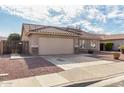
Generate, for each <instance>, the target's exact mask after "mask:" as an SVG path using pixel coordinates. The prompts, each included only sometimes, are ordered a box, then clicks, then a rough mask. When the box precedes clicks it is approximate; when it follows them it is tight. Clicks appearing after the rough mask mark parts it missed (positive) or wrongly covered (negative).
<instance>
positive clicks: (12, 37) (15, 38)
mask: <svg viewBox="0 0 124 93" xmlns="http://www.w3.org/2000/svg"><path fill="white" fill-rule="evenodd" d="M20 39H21V37H20V35H19V34H17V33H12V34H10V35H9V36H8V39H7V40H8V41H20Z"/></svg>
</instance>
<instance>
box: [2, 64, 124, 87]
mask: <svg viewBox="0 0 124 93" xmlns="http://www.w3.org/2000/svg"><path fill="white" fill-rule="evenodd" d="M122 74H123V75H124V62H114V63H109V64H100V65H94V66H87V67H77V68H73V69H69V70H66V71H63V72H59V73H54V74H48V75H40V76H34V77H29V78H23V79H16V80H10V81H2V82H0V86H5V87H6V86H9V87H40V86H42V87H49V86H66V85H69V84H74V83H83V82H89V81H94V80H101V79H108V78H112V77H115V76H119V75H122Z"/></svg>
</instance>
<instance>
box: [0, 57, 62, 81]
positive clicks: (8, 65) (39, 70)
mask: <svg viewBox="0 0 124 93" xmlns="http://www.w3.org/2000/svg"><path fill="white" fill-rule="evenodd" d="M60 71H63V69H61V68H59V67H57V66H55V65H54V64H52V63H50V62H48V61H47V60H45V59H43V58H41V57H32V58H22V59H15V60H10V57H9V56H6V57H3V58H0V74H8V75H7V76H2V77H0V80H1V81H2V80H11V79H17V78H24V77H30V76H36V75H43V74H50V73H55V72H60Z"/></svg>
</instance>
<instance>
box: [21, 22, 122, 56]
mask: <svg viewBox="0 0 124 93" xmlns="http://www.w3.org/2000/svg"><path fill="white" fill-rule="evenodd" d="M21 40H22V41H28V42H29V53H30V54H33V55H51V54H73V53H77V52H87V51H88V50H94V51H100V50H105V49H104V47H105V46H104V45H105V43H106V42H112V43H113V44H114V45H113V50H118V47H119V46H120V45H124V34H121V35H99V34H91V33H88V32H85V31H82V30H80V29H74V28H66V27H55V26H44V25H36V24H23V25H22V34H21Z"/></svg>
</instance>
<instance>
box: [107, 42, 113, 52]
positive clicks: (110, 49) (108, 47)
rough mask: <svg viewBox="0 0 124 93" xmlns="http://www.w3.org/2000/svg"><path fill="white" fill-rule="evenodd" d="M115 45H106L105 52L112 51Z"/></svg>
mask: <svg viewBox="0 0 124 93" xmlns="http://www.w3.org/2000/svg"><path fill="white" fill-rule="evenodd" d="M112 47H113V43H106V44H105V50H106V51H112Z"/></svg>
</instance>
